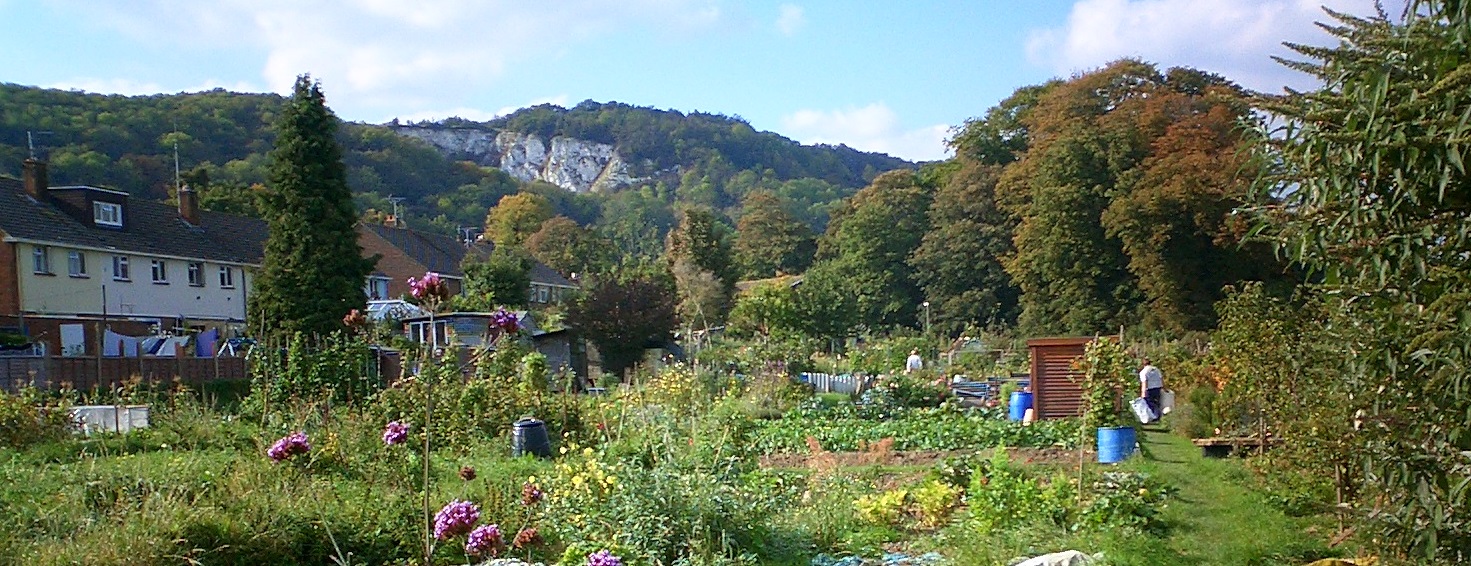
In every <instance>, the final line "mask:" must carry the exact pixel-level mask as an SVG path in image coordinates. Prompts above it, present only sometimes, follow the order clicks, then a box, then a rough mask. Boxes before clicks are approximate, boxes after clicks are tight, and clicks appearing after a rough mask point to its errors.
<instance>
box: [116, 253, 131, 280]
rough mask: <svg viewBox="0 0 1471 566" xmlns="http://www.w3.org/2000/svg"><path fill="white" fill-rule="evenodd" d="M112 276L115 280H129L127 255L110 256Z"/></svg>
mask: <svg viewBox="0 0 1471 566" xmlns="http://www.w3.org/2000/svg"><path fill="white" fill-rule="evenodd" d="M112 278H113V280H115V281H129V280H130V278H129V277H128V256H125V255H115V256H112Z"/></svg>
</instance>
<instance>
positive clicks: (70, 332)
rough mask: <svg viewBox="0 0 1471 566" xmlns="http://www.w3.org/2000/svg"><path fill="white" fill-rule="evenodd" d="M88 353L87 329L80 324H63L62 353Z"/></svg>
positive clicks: (83, 354) (77, 354) (79, 354)
mask: <svg viewBox="0 0 1471 566" xmlns="http://www.w3.org/2000/svg"><path fill="white" fill-rule="evenodd" d="M86 354H87V331H86V329H84V328H82V325H80V324H63V325H61V355H63V356H85V355H86Z"/></svg>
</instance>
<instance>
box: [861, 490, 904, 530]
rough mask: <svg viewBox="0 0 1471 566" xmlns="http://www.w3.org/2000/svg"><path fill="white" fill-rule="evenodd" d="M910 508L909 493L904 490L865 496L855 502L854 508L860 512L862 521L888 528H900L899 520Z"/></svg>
mask: <svg viewBox="0 0 1471 566" xmlns="http://www.w3.org/2000/svg"><path fill="white" fill-rule="evenodd" d="M908 506H909V491H908V490H904V489H892V490H889V491H884V492H881V493H873V494H869V495H865V496H863V497H859V498H858V499H857V500H856V501H854V502H853V508H854V509H855V510H857V511H858V518H859V519H860V520H863V521H866V522H868V523H871V524H874V525H881V526H886V527H897V526H899V520H900V519H902V518H903V517H904V511H905V508H906V507H908Z"/></svg>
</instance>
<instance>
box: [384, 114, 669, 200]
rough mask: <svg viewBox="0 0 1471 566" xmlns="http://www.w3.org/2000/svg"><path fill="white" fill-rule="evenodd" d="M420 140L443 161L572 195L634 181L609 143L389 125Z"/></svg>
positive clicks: (466, 129) (563, 137)
mask: <svg viewBox="0 0 1471 566" xmlns="http://www.w3.org/2000/svg"><path fill="white" fill-rule="evenodd" d="M389 127H390V128H392V129H393V131H395V132H397V133H399V134H400V135H404V136H409V137H412V138H417V139H421V140H424V141H425V142H427V143H428V144H429V145H431V146H433V147H434V148H435V149H437V150H439V152H440V153H443V154H444V155H445V157H448V158H450V159H456V160H464V161H472V162H474V163H477V164H480V165H484V166H487V167H498V168H500V169H501V170H502V171H505V172H506V173H508V174H510V175H511V176H512V177H515V178H517V179H520V180H522V181H533V180H540V181H546V182H548V183H551V184H554V185H557V186H559V187H562V188H564V189H567V190H569V191H573V192H579V193H582V192H588V191H609V190H615V189H618V188H621V187H625V186H628V185H631V184H633V183H636V182H639V181H641V180H642V179H639V178H636V177H634V176H632V175H631V174H630V173H629V169H628V164H627V163H626V162H624V161H623V158H622V157H619V155H618V150H617V149H616V148H614V147H613V146H611V145H608V144H603V143H596V142H590V141H586V140H579V139H574V138H569V137H565V136H557V137H554V138H552V139H551V140H550V143H548V141H546V140H542V139H541V137H540V136H537V135H535V134H523V133H520V132H512V131H507V130H492V129H475V128H444V127H433V126H428V127H426V126H389Z"/></svg>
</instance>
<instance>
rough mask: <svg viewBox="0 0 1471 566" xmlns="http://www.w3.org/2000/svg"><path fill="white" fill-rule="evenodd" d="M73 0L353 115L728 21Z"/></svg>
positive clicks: (655, 15)
mask: <svg viewBox="0 0 1471 566" xmlns="http://www.w3.org/2000/svg"><path fill="white" fill-rule="evenodd" d="M72 3H73V5H72V10H71V11H73V12H75V14H76V17H78V18H88V19H89V20H90V21H89V23H90V24H92V25H94V26H98V27H107V28H112V29H116V30H118V31H120V32H122V33H124V34H126V35H128V36H131V37H133V38H134V39H137V40H139V41H142V42H146V43H149V44H154V45H163V46H167V47H169V48H178V49H200V50H220V51H222V52H225V51H227V50H228V51H238V50H239V49H240V48H242V47H244V48H246V49H250V50H253V51H255V52H257V53H258V54H259V60H261V61H263V64H262V66H261V68H260V74H261V81H262V82H263V83H264V84H265V85H266V87H267V88H269V89H270V90H272V91H275V92H278V93H283V94H284V93H287V92H289V91H290V89H291V85H292V83H293V82H294V81H295V79H296V77H297V75H300V74H302V73H310V74H311V75H312V76H313V77H314V78H317V79H320V80H321V81H322V83H323V85H324V86H325V87H326V90H327V92H328V93H329V95H331V96H332V97H333V98H335V99H337V100H340V101H345V104H341V105H334V109H335V110H337V111H338V112H340V113H342V114H343V115H344V117H348V118H357V117H361V116H363V115H365V114H366V115H383V114H387V113H391V112H426V111H429V110H431V109H432V107H434V106H438V107H439V108H444V107H445V106H453V105H455V104H457V103H458V104H463V101H466V100H469V99H471V98H473V95H475V94H478V93H480V92H484V91H486V90H488V89H490V88H493V87H494V86H495V84H496V83H497V81H498V80H500V78H501V77H502V76H503V75H504V73H505V72H506V69H507V68H509V67H510V66H512V65H530V64H534V63H535V62H536V61H538V60H539V59H545V58H547V57H556V56H557V53H559V50H558V46H559V45H561V46H565V45H570V44H575V43H578V42H585V41H589V40H592V39H595V38H598V37H601V36H604V35H607V34H611V33H620V32H627V31H629V30H647V31H648V32H649V33H663V34H670V35H676V36H677V35H681V34H690V33H698V32H699V31H700V30H707V29H710V28H712V27H715V26H717V25H719V24H720V23H721V22H722V20H723V18H724V15H723V14H722V12H721V10H720V9H719V7H718V6H717V5H716V4H715V3H714V0H562V1H559V2H522V1H518V0H484V1H480V0H419V1H416V2H401V1H397V0H331V1H322V2H296V1H292V0H220V1H218V2H181V1H176V0H149V1H139V2H129V3H127V4H126V5H122V4H118V5H114V4H111V3H103V4H100V5H93V4H91V3H80V2H76V1H75V0H73V1H72ZM180 30H183V31H180ZM155 92H156V91H155Z"/></svg>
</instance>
